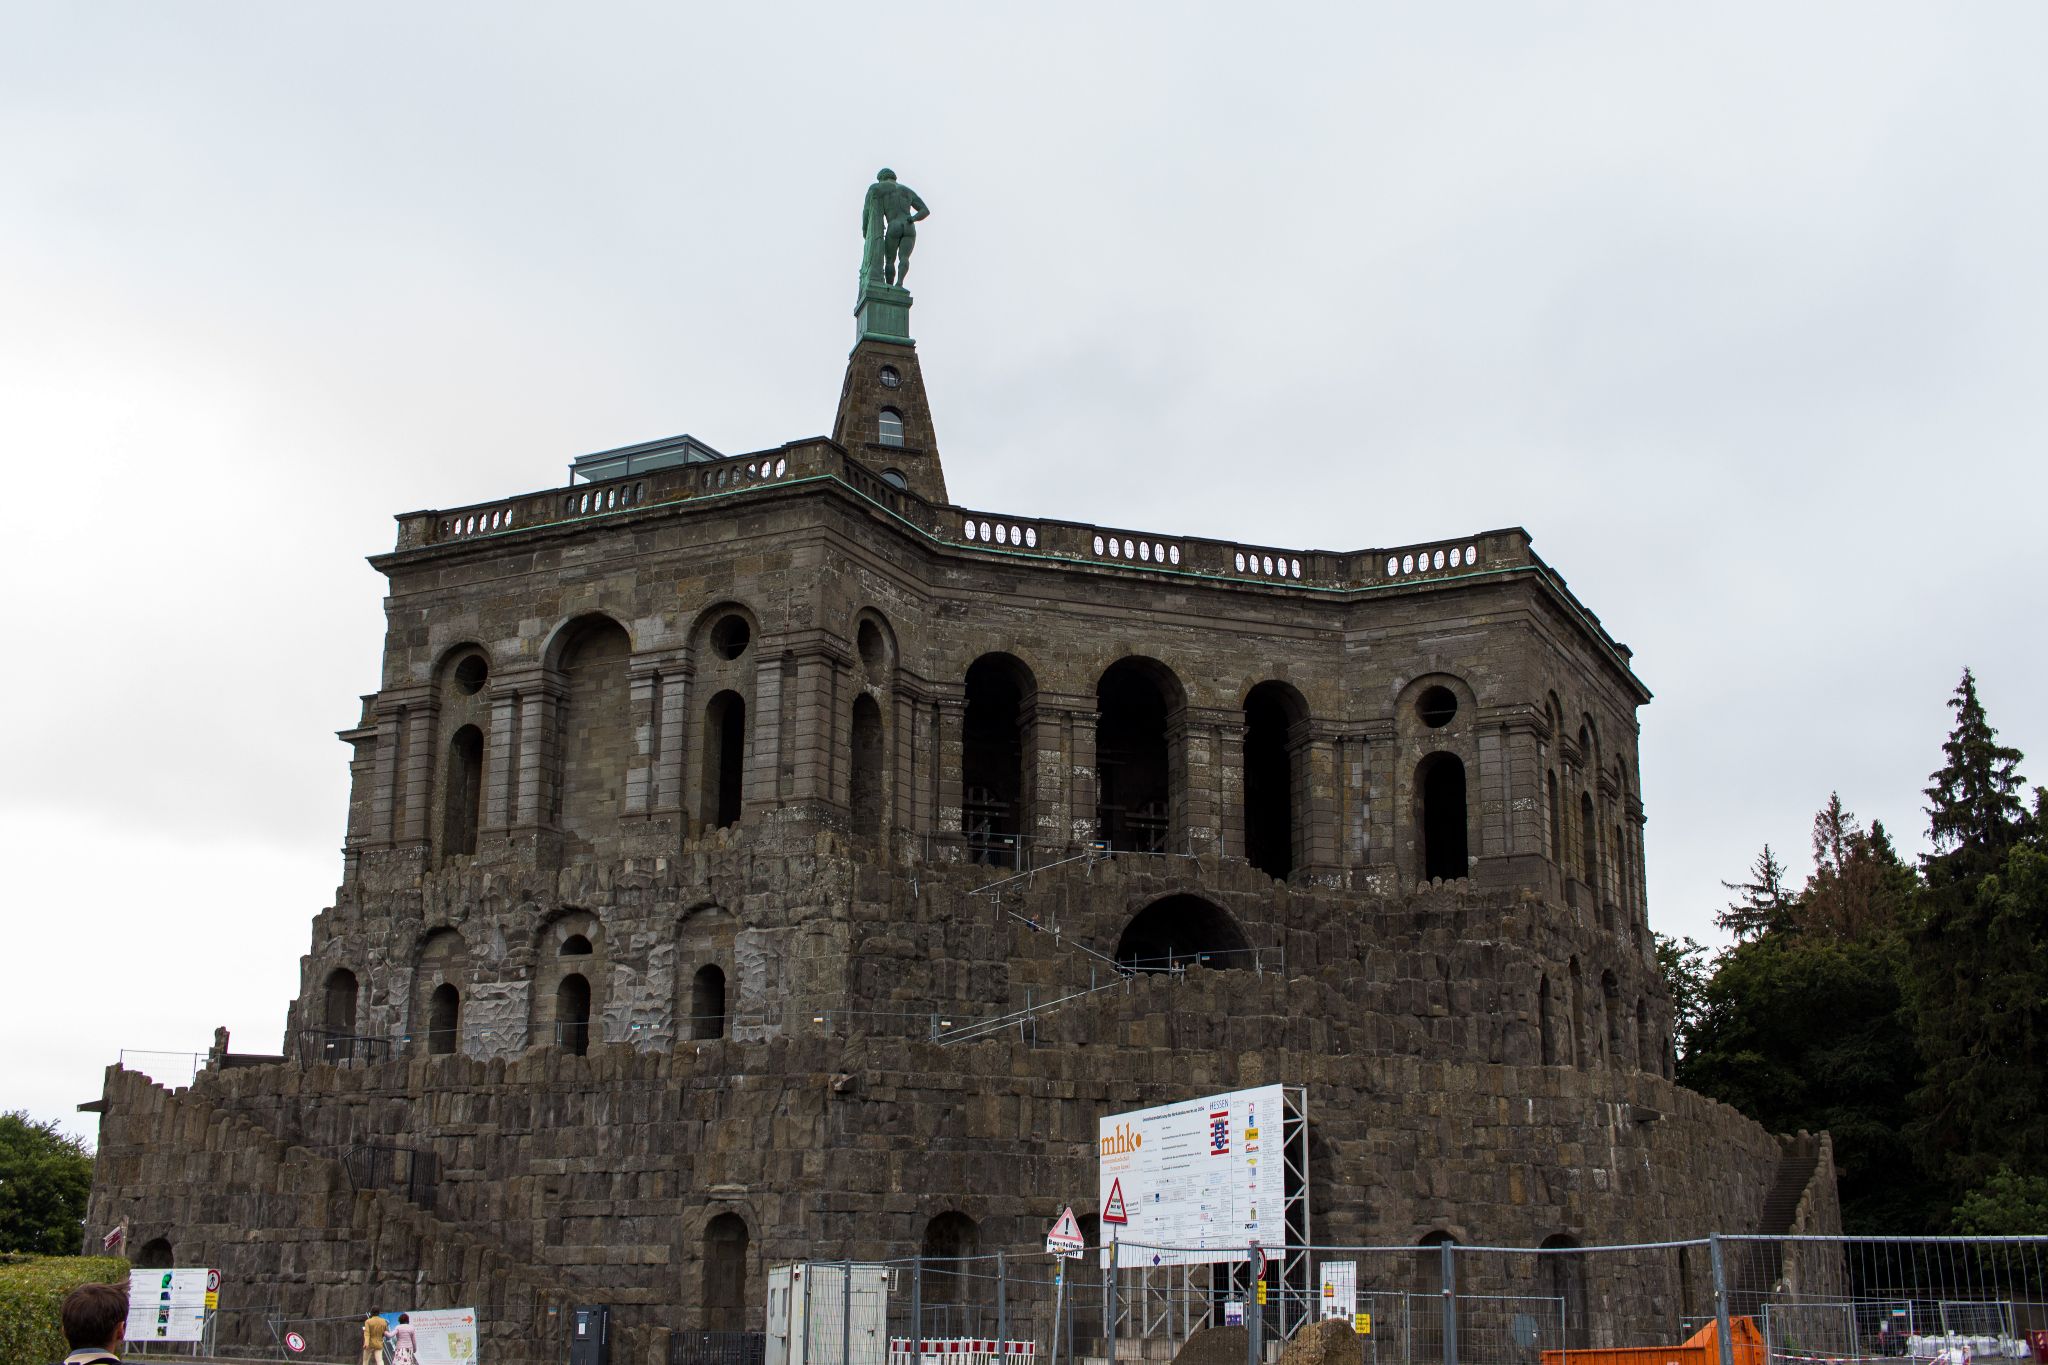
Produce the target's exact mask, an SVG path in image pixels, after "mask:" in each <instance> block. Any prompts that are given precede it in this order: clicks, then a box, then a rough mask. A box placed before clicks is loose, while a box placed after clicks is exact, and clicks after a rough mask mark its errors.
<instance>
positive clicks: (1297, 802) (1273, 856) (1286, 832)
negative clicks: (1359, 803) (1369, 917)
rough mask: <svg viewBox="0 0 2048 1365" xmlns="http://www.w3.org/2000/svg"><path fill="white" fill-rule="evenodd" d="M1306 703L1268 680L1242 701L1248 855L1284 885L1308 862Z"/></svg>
mask: <svg viewBox="0 0 2048 1365" xmlns="http://www.w3.org/2000/svg"><path fill="white" fill-rule="evenodd" d="M1308 721H1309V716H1308V702H1307V701H1306V700H1304V699H1303V697H1302V695H1301V693H1300V692H1299V691H1297V690H1296V689H1295V688H1294V686H1293V685H1292V684H1291V683H1285V682H1281V681H1279V680H1277V679H1268V680H1267V681H1265V682H1261V683H1259V684H1257V685H1256V686H1254V687H1253V688H1252V689H1251V690H1250V691H1249V692H1247V693H1245V698H1244V762H1243V768H1244V852H1245V858H1246V859H1247V860H1248V861H1249V862H1250V863H1251V865H1252V866H1253V867H1256V868H1258V869H1259V871H1261V872H1264V873H1265V874H1266V875H1267V876H1269V877H1276V878H1279V879H1281V880H1285V879H1286V878H1287V877H1288V876H1289V875H1291V874H1292V873H1293V872H1294V870H1295V869H1296V868H1298V867H1301V866H1303V865H1304V864H1305V863H1307V862H1308V838H1307V834H1308V821H1307V818H1306V817H1307V814H1308V809H1309V804H1308V786H1309V783H1308Z"/></svg>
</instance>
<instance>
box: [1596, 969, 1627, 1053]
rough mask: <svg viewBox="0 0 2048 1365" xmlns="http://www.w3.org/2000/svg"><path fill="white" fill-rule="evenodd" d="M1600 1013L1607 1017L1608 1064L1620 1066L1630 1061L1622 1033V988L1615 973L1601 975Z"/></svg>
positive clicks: (1625, 1040)
mask: <svg viewBox="0 0 2048 1365" xmlns="http://www.w3.org/2000/svg"><path fill="white" fill-rule="evenodd" d="M1600 1013H1601V1014H1602V1015H1604V1016H1605V1022H1606V1025H1607V1029H1606V1044H1607V1063H1608V1065H1610V1066H1619V1065H1620V1064H1621V1063H1623V1062H1625V1061H1627V1060H1628V1054H1627V1050H1626V1048H1627V1039H1626V1037H1625V1036H1624V1035H1623V1033H1622V1022H1621V986H1620V983H1618V982H1617V981H1615V979H1614V973H1613V972H1602V973H1600Z"/></svg>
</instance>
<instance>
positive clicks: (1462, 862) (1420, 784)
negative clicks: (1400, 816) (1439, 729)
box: [1415, 753, 1472, 881]
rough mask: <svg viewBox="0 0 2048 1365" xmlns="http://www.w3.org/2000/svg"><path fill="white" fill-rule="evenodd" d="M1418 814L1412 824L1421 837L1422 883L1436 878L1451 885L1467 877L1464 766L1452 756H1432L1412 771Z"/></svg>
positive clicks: (1461, 760) (1469, 868)
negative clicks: (1414, 823)
mask: <svg viewBox="0 0 2048 1365" xmlns="http://www.w3.org/2000/svg"><path fill="white" fill-rule="evenodd" d="M1415 790H1416V795H1417V797H1418V798H1419V804H1420V806H1421V810H1420V811H1419V812H1418V816H1419V818H1418V819H1417V821H1416V825H1417V831H1418V833H1420V835H1421V836H1422V837H1421V841H1420V842H1421V844H1422V848H1421V854H1422V857H1421V872H1422V877H1423V880H1424V881H1429V880H1432V879H1434V878H1437V877H1441V878H1443V879H1444V880H1445V881H1455V880H1456V879H1458V878H1459V877H1464V876H1469V875H1470V873H1471V870H1472V868H1471V863H1470V861H1469V860H1468V858H1467V857H1466V842H1465V762H1464V760H1463V759H1461V758H1459V757H1458V756H1457V755H1456V754H1446V753H1434V754H1431V755H1429V756H1428V757H1427V758H1425V759H1423V760H1422V763H1421V766H1419V767H1418V768H1417V769H1416V770H1415Z"/></svg>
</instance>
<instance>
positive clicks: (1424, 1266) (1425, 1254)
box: [1415, 1232, 1458, 1320]
mask: <svg viewBox="0 0 2048 1365" xmlns="http://www.w3.org/2000/svg"><path fill="white" fill-rule="evenodd" d="M1457 1244H1458V1239H1457V1238H1455V1237H1453V1236H1451V1234H1450V1233H1448V1232H1431V1233H1425V1234H1424V1235H1423V1237H1422V1239H1421V1240H1420V1241H1418V1242H1416V1244H1415V1291H1416V1292H1417V1293H1418V1294H1426V1295H1429V1296H1432V1297H1434V1298H1437V1299H1441V1298H1442V1297H1443V1292H1444V1248H1445V1247H1446V1246H1456V1245H1457ZM1431 1307H1434V1305H1431ZM1423 1311H1425V1312H1427V1311H1429V1309H1424V1310H1423ZM1436 1320H1440V1319H1436Z"/></svg>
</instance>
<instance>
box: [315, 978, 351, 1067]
mask: <svg viewBox="0 0 2048 1365" xmlns="http://www.w3.org/2000/svg"><path fill="white" fill-rule="evenodd" d="M357 989H358V988H357V985H356V974H355V973H354V972H352V971H350V970H349V969H348V968H346V967H336V968H335V969H334V970H333V971H331V972H329V973H328V974H327V983H326V985H325V986H324V987H323V988H322V989H321V992H320V994H321V1001H320V1028H321V1032H322V1033H323V1034H324V1035H325V1036H324V1037H323V1038H322V1039H321V1060H323V1061H329V1062H345V1061H347V1060H348V1059H349V1058H350V1057H352V1056H354V1055H355V1041H356V994H357Z"/></svg>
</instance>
